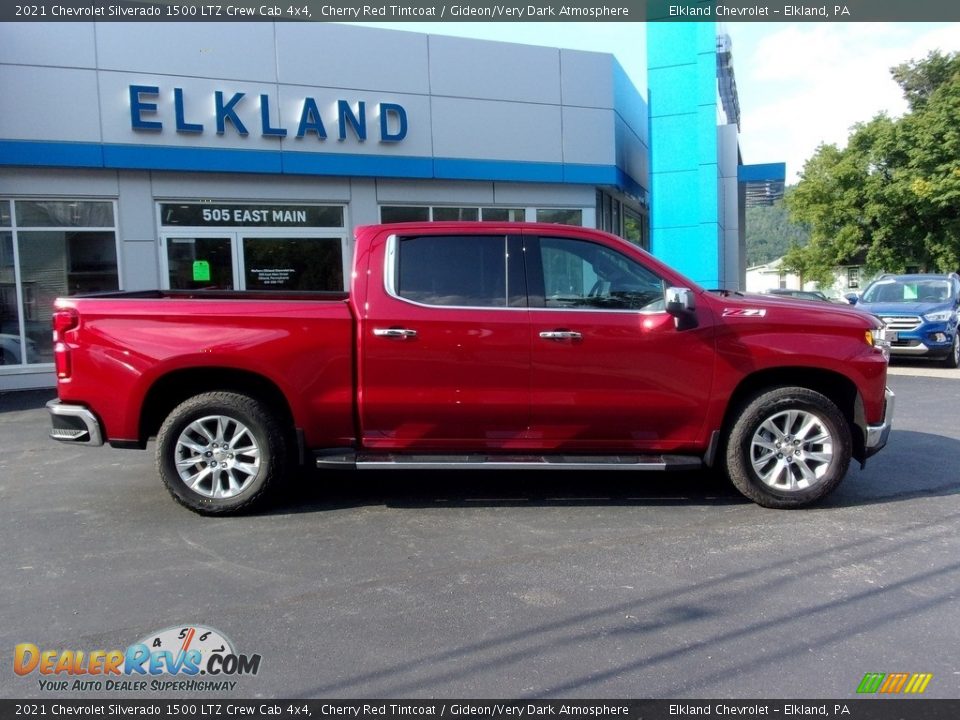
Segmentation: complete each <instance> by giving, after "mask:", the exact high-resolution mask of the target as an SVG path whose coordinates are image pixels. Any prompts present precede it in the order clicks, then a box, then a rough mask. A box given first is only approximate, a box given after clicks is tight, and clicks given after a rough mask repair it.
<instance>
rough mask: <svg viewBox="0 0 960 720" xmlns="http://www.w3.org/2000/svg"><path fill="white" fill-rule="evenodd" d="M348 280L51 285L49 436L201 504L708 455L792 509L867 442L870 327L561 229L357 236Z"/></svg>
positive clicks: (663, 465) (411, 228)
mask: <svg viewBox="0 0 960 720" xmlns="http://www.w3.org/2000/svg"><path fill="white" fill-rule="evenodd" d="M353 263H354V267H353V273H352V281H351V283H350V289H349V292H344V293H333V294H330V293H328V294H295V293H283V292H275V293H267V292H258V293H232V292H217V291H179V292H177V291H165V292H158V291H154V292H140V293H137V292H132V293H120V294H112V295H102V296H94V297H83V298H62V299H60V300H58V301H57V303H56V310H55V315H54V319H53V325H54V336H55V360H56V370H57V375H58V392H59V400H56V401H53V402H51V404H50V412H51V418H52V422H53V431H52V435H53V437H54V438H56V439H58V440H62V441H65V442H73V443H88V444H93V445H97V444H102V443H103V442H109V443H110V444H111V445H113V446H115V447H131V448H143V447H145V446H146V444H147V441H148V440H149V439H150V438H152V437H156V440H157V442H156V457H157V467H158V470H159V474H160V476H161V477H162V479H163V481H164V483H166V486H167V487H168V489H169V490H170V492H171V494H172V495H173V496H174V498H176V499H177V500H178V501H179V502H181V503H182V504H184V505H186V506H187V507H189V508H191V509H193V510H195V511H198V512H201V513H208V514H216V513H229V512H236V511H240V510H244V509H247V508H250V507H253V506H254V505H256V504H257V503H258V502H259V501H260V500H262V499H263V498H264V497H265V496H266V494H267V493H268V491H269V490H270V489H271V487H272V486H273V485H275V484H276V482H277V481H278V480H279V479H280V478H282V477H283V476H284V474H285V473H286V472H287V471H288V470H289V469H290V465H291V464H292V463H298V462H299V463H309V464H311V465H313V464H316V465H317V466H318V467H320V468H332V467H344V466H349V467H352V468H359V469H365V468H378V469H390V468H427V469H429V468H439V469H460V468H521V469H522V468H540V469H548V470H551V471H559V470H563V469H609V470H614V469H617V470H630V471H643V470H665V469H671V468H693V467H700V466H703V465H707V466H718V467H720V468H722V469H723V470H725V471H726V473H727V474H728V475H729V477H730V479H731V480H732V481H733V483H734V485H736V487H737V488H738V489H739V490H740V491H741V492H742V493H743V494H744V495H746V496H747V497H749V498H751V499H752V500H754V501H756V502H757V503H760V504H761V505H765V506H768V507H775V508H788V507H799V506H803V505H808V504H810V503H813V502H815V501H817V500H819V499H820V498H822V497H823V496H825V495H826V494H827V493H829V492H830V491H831V490H833V489H834V488H835V487H836V486H837V485H838V484H839V483H840V481H841V480H842V479H843V477H844V475H845V473H846V471H847V467H848V464H849V462H850V460H851V458H854V459H856V460H858V461H860V462H861V463H862V462H865V461H866V459H867V457H868V456H870V455H872V454H873V453H875V452H877V451H878V450H880V449H881V448H882V447H883V446H884V445H885V443H886V441H887V436H888V434H889V432H890V423H891V418H892V414H893V396H892V393H890V391H889V390H887V389H886V387H885V386H886V376H887V356H886V348H885V347H884V342H883V330H882V326H881V324H880V322H879V321H878V320H877V319H876V318H874V317H872V316H870V315H868V314H865V313H862V312H860V311H859V310H857V309H855V308H850V307H841V306H831V305H828V304H827V303H822V304H816V306H814V304H812V303H810V302H806V301H801V300H792V299H788V298H775V297H761V296H745V295H741V294H739V293H712V292H708V291H706V290H703V289H701V288H699V287H697V286H696V285H695V284H694V283H693V282H691V281H690V280H688V279H686V278H684V277H683V276H682V275H680V274H678V273H676V272H675V271H673V270H671V269H670V268H669V267H667V266H665V265H663V264H662V263H661V262H659V261H657V260H656V259H655V258H653V257H652V256H651V255H649V254H648V253H646V252H644V251H643V250H641V249H639V248H637V247H635V246H633V245H631V244H629V243H627V242H626V241H624V240H621V239H619V238H617V237H614V236H612V235H609V234H606V233H603V232H600V231H595V230H587V229H583V228H578V227H565V226H558V225H542V224H510V223H503V224H498V223H422V224H420V223H418V224H398V225H378V226H368V227H361V228H358V229H357V230H356V232H355V246H354V257H353Z"/></svg>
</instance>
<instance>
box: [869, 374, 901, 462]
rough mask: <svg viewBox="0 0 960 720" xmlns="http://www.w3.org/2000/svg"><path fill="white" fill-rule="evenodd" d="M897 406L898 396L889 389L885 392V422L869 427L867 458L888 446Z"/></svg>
mask: <svg viewBox="0 0 960 720" xmlns="http://www.w3.org/2000/svg"><path fill="white" fill-rule="evenodd" d="M895 404H896V395H894V394H893V390H891V389H890V388H887V389H886V390H885V391H884V409H883V422H881V423H880V424H879V425H867V436H866V438H865V441H864V447H865V449H866V456H867V457H870V456H871V455H875V454H876V453H878V452H880V451H881V450H882V449H883V447H884V446H885V445H886V444H887V439H888V438H889V437H890V429H891V428H892V427H893V409H894V405H895Z"/></svg>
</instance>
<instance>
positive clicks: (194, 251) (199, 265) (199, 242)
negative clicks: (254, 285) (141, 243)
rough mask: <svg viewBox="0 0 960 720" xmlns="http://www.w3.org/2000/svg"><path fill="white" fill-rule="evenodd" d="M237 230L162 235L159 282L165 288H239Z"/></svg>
mask: <svg viewBox="0 0 960 720" xmlns="http://www.w3.org/2000/svg"><path fill="white" fill-rule="evenodd" d="M236 243H237V237H236V233H218V234H216V235H199V234H192V235H165V236H164V237H163V238H162V246H163V247H162V249H161V257H162V259H163V263H162V264H163V268H162V269H161V275H162V280H161V282H162V284H163V288H164V289H166V290H241V289H242V288H241V287H240V285H239V284H238V279H239V278H240V277H241V276H240V272H239V268H238V260H237V252H236Z"/></svg>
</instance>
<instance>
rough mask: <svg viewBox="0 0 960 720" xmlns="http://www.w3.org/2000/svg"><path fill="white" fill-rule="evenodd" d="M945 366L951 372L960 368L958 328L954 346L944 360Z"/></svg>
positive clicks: (959, 335) (955, 333)
mask: <svg viewBox="0 0 960 720" xmlns="http://www.w3.org/2000/svg"><path fill="white" fill-rule="evenodd" d="M943 366H944V367H945V368H950V369H951V370H956V369H957V368H958V367H960V327H958V328H957V329H956V331H955V332H954V334H953V346H952V347H951V348H950V352H949V353H948V354H947V356H946V357H945V358H944V359H943Z"/></svg>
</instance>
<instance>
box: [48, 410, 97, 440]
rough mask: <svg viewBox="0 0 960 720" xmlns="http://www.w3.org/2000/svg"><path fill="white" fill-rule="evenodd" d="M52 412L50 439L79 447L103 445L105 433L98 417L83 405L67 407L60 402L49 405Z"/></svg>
mask: <svg viewBox="0 0 960 720" xmlns="http://www.w3.org/2000/svg"><path fill="white" fill-rule="evenodd" d="M47 410H48V411H49V412H50V423H51V425H52V428H51V430H50V437H52V438H53V439H54V440H59V441H60V442H68V443H74V444H79V445H103V431H102V430H101V428H100V421H99V420H97V416H96V415H94V414H93V413H92V412H90V410H88V409H87V408H85V407H83V406H82V405H66V404H64V403H61V402H60V401H59V400H51V401H50V402H48V403H47Z"/></svg>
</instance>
